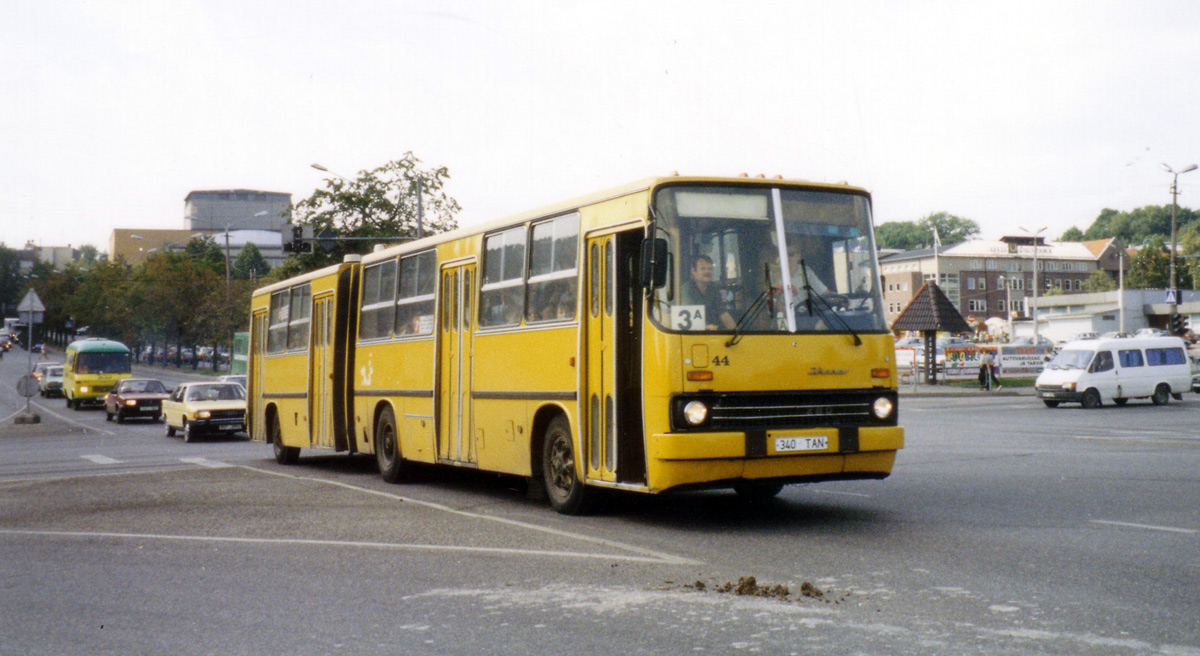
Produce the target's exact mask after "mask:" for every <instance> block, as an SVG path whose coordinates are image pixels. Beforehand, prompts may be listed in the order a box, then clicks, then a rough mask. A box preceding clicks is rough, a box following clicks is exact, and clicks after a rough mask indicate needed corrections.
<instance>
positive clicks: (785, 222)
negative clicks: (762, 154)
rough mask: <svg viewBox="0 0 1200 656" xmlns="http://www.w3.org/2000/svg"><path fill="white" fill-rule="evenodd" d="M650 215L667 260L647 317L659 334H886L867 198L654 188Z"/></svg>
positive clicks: (778, 191) (824, 193) (722, 188)
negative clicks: (665, 248)
mask: <svg viewBox="0 0 1200 656" xmlns="http://www.w3.org/2000/svg"><path fill="white" fill-rule="evenodd" d="M654 210H655V219H656V222H657V227H658V228H660V229H661V230H660V231H659V232H658V235H657V236H659V237H665V238H666V239H667V242H668V248H669V252H670V257H669V263H670V264H669V267H670V275H669V276H668V282H667V285H666V287H664V288H662V289H658V290H656V291H655V303H654V308H653V310H652V316H653V318H654V319H655V321H657V322H658V323H659V324H660V325H662V326H663V327H665V328H668V329H671V330H677V331H685V332H696V331H730V332H732V331H734V330H737V331H740V332H745V333H781V332H787V333H798V332H807V333H837V332H854V333H858V332H882V331H886V330H887V322H886V320H885V317H884V313H883V302H882V301H883V299H882V296H881V294H880V290H879V275H878V270H877V268H876V264H875V245H874V241H873V237H872V230H871V213H870V202H869V200H868V198H867V196H865V195H863V194H860V193H852V192H836V191H824V190H806V189H788V188H776V189H772V188H766V187H753V188H746V187H726V186H686V185H679V186H669V187H664V188H662V189H660V190H659V191H658V192H657V194H656V195H655V198H654Z"/></svg>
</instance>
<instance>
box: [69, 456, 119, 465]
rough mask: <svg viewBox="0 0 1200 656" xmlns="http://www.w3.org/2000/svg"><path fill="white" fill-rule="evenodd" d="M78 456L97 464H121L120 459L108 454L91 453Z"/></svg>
mask: <svg viewBox="0 0 1200 656" xmlns="http://www.w3.org/2000/svg"><path fill="white" fill-rule="evenodd" d="M79 457H80V458H83V459H84V460H91V461H92V462H94V463H96V464H97V465H119V464H121V461H120V460H117V459H116V458H109V457H108V456H102V455H100V454H98V453H93V454H90V455H86V456H79Z"/></svg>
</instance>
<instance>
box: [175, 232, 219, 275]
mask: <svg viewBox="0 0 1200 656" xmlns="http://www.w3.org/2000/svg"><path fill="white" fill-rule="evenodd" d="M183 252H184V254H185V255H187V257H188V258H190V259H191V260H192V261H193V262H195V263H196V264H198V265H200V266H204V267H208V268H209V269H211V270H212V271H213V272H214V273H217V274H219V275H220V276H221V277H224V276H225V249H223V248H221V246H220V245H219V244H217V240H216V239H214V238H213V237H212V235H204V236H202V237H196V238H195V239H192V240H191V241H189V242H188V243H187V245H186V246H185V247H184V249H183Z"/></svg>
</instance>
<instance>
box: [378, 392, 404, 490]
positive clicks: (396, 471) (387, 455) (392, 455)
mask: <svg viewBox="0 0 1200 656" xmlns="http://www.w3.org/2000/svg"><path fill="white" fill-rule="evenodd" d="M375 463H376V464H377V465H379V475H380V476H381V477H382V478H383V480H385V481H387V482H388V483H399V482H401V481H403V480H404V477H405V474H406V473H407V470H408V467H407V466H406V464H407V463H405V462H404V458H403V456H401V455H400V438H399V436H398V435H397V433H396V416H395V415H394V414H392V409H391V408H384V409H383V411H382V412H380V413H379V421H377V422H376V423H375Z"/></svg>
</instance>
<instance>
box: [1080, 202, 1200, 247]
mask: <svg viewBox="0 0 1200 656" xmlns="http://www.w3.org/2000/svg"><path fill="white" fill-rule="evenodd" d="M1171 209H1172V208H1171V206H1170V205H1161V206H1160V205H1147V206H1145V207H1139V208H1137V209H1135V210H1131V211H1129V212H1119V211H1117V210H1113V209H1107V208H1106V209H1104V210H1101V211H1100V216H1098V217H1096V220H1095V221H1093V222H1092V225H1091V226H1089V227H1088V229H1087V230H1086V231H1085V232H1084V233H1083V234H1084V238H1085V239H1107V238H1109V237H1117V238H1118V239H1120V240H1121V241H1123V242H1125V243H1127V244H1147V243H1149V242H1150V239H1151V238H1152V237H1155V236H1158V237H1161V238H1162V239H1163V240H1164V241H1170V239H1171ZM1198 222H1200V213H1197V212H1194V211H1192V210H1190V209H1188V208H1186V207H1180V208H1179V211H1178V213H1177V215H1176V219H1175V228H1176V233H1177V234H1178V233H1180V232H1182V231H1183V230H1184V229H1186V228H1187V227H1189V226H1192V225H1196V224H1197V223H1198Z"/></svg>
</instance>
